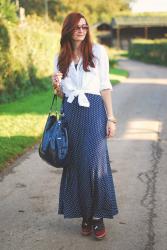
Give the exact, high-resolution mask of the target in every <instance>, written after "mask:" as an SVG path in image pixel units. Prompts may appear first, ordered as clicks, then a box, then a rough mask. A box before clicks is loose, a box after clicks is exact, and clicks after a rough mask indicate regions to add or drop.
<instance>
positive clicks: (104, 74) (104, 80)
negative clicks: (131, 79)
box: [99, 45, 113, 91]
mask: <svg viewBox="0 0 167 250" xmlns="http://www.w3.org/2000/svg"><path fill="white" fill-rule="evenodd" d="M99 73H100V91H101V90H104V89H110V90H111V91H112V90H113V88H112V84H111V82H110V77H109V57H108V54H107V51H106V49H105V48H104V46H103V45H100V55H99Z"/></svg>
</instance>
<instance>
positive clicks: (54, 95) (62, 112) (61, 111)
mask: <svg viewBox="0 0 167 250" xmlns="http://www.w3.org/2000/svg"><path fill="white" fill-rule="evenodd" d="M55 98H56V113H57V95H56V94H53V99H52V103H51V106H50V111H49V116H50V114H51V112H52V107H53V104H54V101H55ZM63 102H64V98H63ZM60 113H61V115H63V114H64V110H63V105H62V106H61V110H60Z"/></svg>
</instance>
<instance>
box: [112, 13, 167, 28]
mask: <svg viewBox="0 0 167 250" xmlns="http://www.w3.org/2000/svg"><path fill="white" fill-rule="evenodd" d="M111 26H112V27H113V28H118V27H127V26H129V27H143V26H148V27H149V26H151V27H157V26H166V27H167V15H166V16H120V17H114V18H112V21H111Z"/></svg>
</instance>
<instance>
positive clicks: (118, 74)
mask: <svg viewBox="0 0 167 250" xmlns="http://www.w3.org/2000/svg"><path fill="white" fill-rule="evenodd" d="M127 77H128V71H126V70H123V69H119V68H110V80H111V83H112V85H113V86H114V85H116V84H118V83H120V81H122V80H124V79H125V78H127Z"/></svg>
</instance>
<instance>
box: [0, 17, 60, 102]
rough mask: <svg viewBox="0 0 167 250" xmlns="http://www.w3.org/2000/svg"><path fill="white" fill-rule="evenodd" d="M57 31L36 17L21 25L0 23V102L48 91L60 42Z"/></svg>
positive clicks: (3, 21) (52, 25)
mask: <svg viewBox="0 0 167 250" xmlns="http://www.w3.org/2000/svg"><path fill="white" fill-rule="evenodd" d="M56 29H57V28H56V25H55V24H53V23H52V24H51V23H44V22H42V20H40V19H39V18H37V17H36V18H35V17H34V18H32V17H31V19H28V18H27V21H26V23H25V24H24V25H19V24H12V23H10V22H8V21H6V20H0V103H4V102H9V101H13V100H15V99H18V98H20V97H23V96H25V95H27V94H28V93H31V92H34V91H38V90H41V89H43V90H45V89H49V88H50V77H49V76H51V74H52V73H53V58H54V54H55V52H56V50H57V49H58V47H59V42H58V41H59V39H60V37H59V36H60V32H56Z"/></svg>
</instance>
